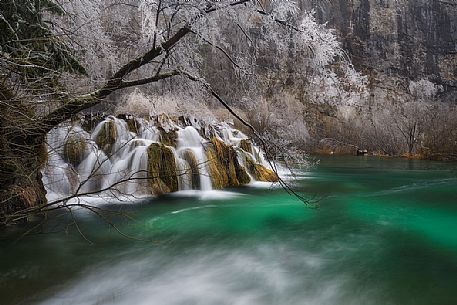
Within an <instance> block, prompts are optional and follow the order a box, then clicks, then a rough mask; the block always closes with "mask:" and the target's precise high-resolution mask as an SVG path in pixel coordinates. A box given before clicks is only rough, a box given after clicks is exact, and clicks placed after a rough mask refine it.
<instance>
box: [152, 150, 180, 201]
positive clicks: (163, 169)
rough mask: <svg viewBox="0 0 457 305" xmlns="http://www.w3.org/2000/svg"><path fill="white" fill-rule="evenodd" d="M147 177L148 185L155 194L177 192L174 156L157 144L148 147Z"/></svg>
mask: <svg viewBox="0 0 457 305" xmlns="http://www.w3.org/2000/svg"><path fill="white" fill-rule="evenodd" d="M148 175H149V177H150V180H149V181H150V183H149V185H150V187H151V189H152V191H153V192H154V193H155V194H165V193H170V192H176V191H178V190H179V185H178V177H177V175H176V161H175V156H174V154H173V151H172V150H171V149H170V148H168V147H166V146H165V145H163V144H159V143H153V144H151V145H149V147H148Z"/></svg>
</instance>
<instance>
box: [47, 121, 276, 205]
mask: <svg viewBox="0 0 457 305" xmlns="http://www.w3.org/2000/svg"><path fill="white" fill-rule="evenodd" d="M83 127H85V125H84V122H83V121H81V122H76V123H73V124H72V125H71V126H61V127H58V128H55V129H53V130H52V131H51V132H50V133H49V134H48V153H49V158H48V164H47V166H46V167H45V169H43V181H44V184H45V186H46V188H47V190H48V196H57V197H65V196H68V195H72V194H82V195H84V194H91V193H96V192H102V194H103V195H108V196H109V195H114V196H120V195H135V196H142V195H155V194H161V193H168V192H172V191H177V190H191V189H194V190H202V191H209V190H212V189H213V188H223V187H228V186H236V185H239V184H243V183H247V182H249V180H250V181H254V180H271V181H274V180H275V179H274V178H268V179H265V178H263V177H262V176H259V175H258V173H257V172H258V169H259V168H260V169H262V171H263V170H265V171H267V172H268V173H269V174H272V171H271V170H270V169H269V168H268V164H267V162H266V161H265V159H264V157H263V153H262V151H261V150H260V149H259V148H258V147H255V146H254V145H252V144H250V142H249V140H248V137H247V136H246V135H244V134H243V133H241V132H240V131H238V130H235V129H234V128H233V127H231V126H230V125H229V124H227V123H212V124H205V123H203V122H201V121H198V120H196V119H193V118H183V117H180V118H174V119H171V118H169V117H167V116H166V115H159V116H157V117H151V118H148V119H140V118H134V117H133V116H122V118H120V117H118V118H116V117H114V116H108V117H106V118H105V119H104V120H102V121H101V122H100V123H98V124H97V125H96V126H95V128H93V130H89V128H83ZM247 143H249V144H247ZM209 156H211V157H209ZM232 156H234V157H232ZM247 163H248V164H247ZM243 173H245V174H247V175H248V178H247V179H246V178H243V177H244V176H243ZM240 175H241V176H240ZM270 177H274V174H273V175H272V176H270ZM217 179H219V180H217ZM212 180H213V181H214V182H215V184H214V183H213V182H212Z"/></svg>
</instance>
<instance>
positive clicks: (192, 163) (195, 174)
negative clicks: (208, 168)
mask: <svg viewBox="0 0 457 305" xmlns="http://www.w3.org/2000/svg"><path fill="white" fill-rule="evenodd" d="M183 159H184V160H186V162H187V163H188V164H189V167H190V172H191V177H192V189H194V190H199V189H200V170H199V166H205V165H204V164H198V160H197V158H196V157H195V154H194V153H193V151H192V150H190V149H187V150H185V151H184V153H183ZM188 170H189V169H186V172H187V171H188Z"/></svg>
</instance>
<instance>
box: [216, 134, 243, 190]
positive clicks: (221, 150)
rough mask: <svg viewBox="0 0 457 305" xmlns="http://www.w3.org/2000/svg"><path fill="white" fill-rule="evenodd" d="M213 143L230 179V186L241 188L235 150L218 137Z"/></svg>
mask: <svg viewBox="0 0 457 305" xmlns="http://www.w3.org/2000/svg"><path fill="white" fill-rule="evenodd" d="M211 143H212V144H213V146H214V150H215V152H216V156H217V158H218V159H219V162H220V163H221V164H222V167H223V168H224V170H225V172H226V174H227V177H228V186H239V185H240V182H239V181H238V178H237V176H236V168H235V163H234V159H236V152H235V150H234V149H233V148H232V147H230V146H228V145H227V144H225V143H224V142H222V141H221V140H219V139H218V138H216V137H213V138H212V139H211Z"/></svg>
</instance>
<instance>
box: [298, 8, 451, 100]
mask: <svg viewBox="0 0 457 305" xmlns="http://www.w3.org/2000/svg"><path fill="white" fill-rule="evenodd" d="M302 6H303V7H304V8H307V9H311V8H312V9H314V10H315V11H316V15H317V17H318V18H319V19H320V20H321V21H323V22H328V23H329V26H330V27H333V28H336V29H337V30H338V32H339V33H340V36H341V38H342V41H343V44H344V47H345V48H346V49H347V50H348V51H349V53H350V54H351V57H352V60H353V62H354V64H355V66H356V68H358V69H359V70H362V71H364V72H365V73H367V74H368V72H370V71H374V72H376V73H380V74H382V75H388V76H396V77H400V78H408V79H412V80H417V79H420V78H428V79H430V80H431V81H433V82H435V83H438V84H441V85H443V86H444V89H445V94H444V96H443V97H444V98H447V99H452V98H455V97H456V96H457V94H456V91H457V89H456V88H457V2H455V1H444V0H351V1H350V0H335V1H317V0H302Z"/></svg>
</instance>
